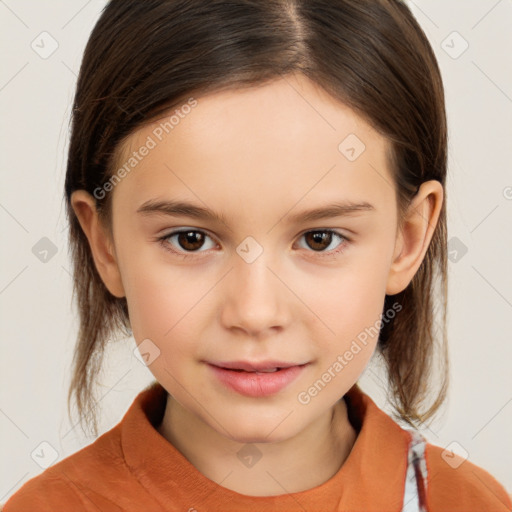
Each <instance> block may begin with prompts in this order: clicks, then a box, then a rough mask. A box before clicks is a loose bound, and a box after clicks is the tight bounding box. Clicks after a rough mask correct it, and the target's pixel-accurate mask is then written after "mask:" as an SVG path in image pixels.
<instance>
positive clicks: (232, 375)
mask: <svg viewBox="0 0 512 512" xmlns="http://www.w3.org/2000/svg"><path fill="white" fill-rule="evenodd" d="M220 364H223V365H226V364H228V365H229V366H235V367H236V366H241V363H240V362H230V363H215V364H212V363H208V365H207V366H208V367H209V368H210V370H211V371H212V375H213V376H214V377H215V378H216V380H217V381H218V382H220V383H221V384H222V385H223V386H226V387H228V388H230V389H231V390H233V391H236V392H237V393H239V394H241V395H245V396H249V397H253V398H261V397H265V396H269V395H273V394H276V393H279V392H280V391H282V390H284V389H285V388H286V387H287V386H289V385H291V383H292V382H293V381H294V380H296V379H298V378H299V376H300V375H301V374H302V373H303V372H304V371H305V368H306V367H307V365H308V364H309V363H305V364H300V365H292V366H286V367H282V368H281V369H276V368H279V367H273V368H272V367H270V366H271V365H273V364H276V362H275V361H273V362H272V363H270V364H269V362H268V361H267V362H265V363H261V364H259V365H255V364H251V365H250V366H251V367H252V369H249V370H244V369H242V368H225V367H222V366H218V365H220ZM244 364H245V366H246V367H247V366H248V365H247V364H246V363H244ZM277 364H284V365H288V364H290V363H283V362H277ZM254 366H259V370H254ZM264 366H266V368H264Z"/></svg>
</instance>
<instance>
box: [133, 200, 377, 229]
mask: <svg viewBox="0 0 512 512" xmlns="http://www.w3.org/2000/svg"><path fill="white" fill-rule="evenodd" d="M373 211H375V207H374V206H373V205H372V204H370V203H368V202H366V201H363V202H360V203H354V202H351V201H346V202H337V203H332V204H328V205H325V206H322V207H318V208H313V209H310V210H305V211H302V212H299V213H295V214H293V215H285V217H287V218H288V219H287V221H288V222H289V223H302V222H310V221H314V220H321V219H330V218H334V217H344V216H350V215H354V214H360V213H364V212H373ZM137 213H139V214H141V215H145V216H149V215H168V216H172V217H176V216H185V217H192V218H195V219H199V220H209V221H214V222H221V223H223V224H226V225H227V224H228V223H227V221H226V218H225V217H224V215H222V214H220V213H216V212H215V211H213V210H210V209H208V208H204V207H202V206H197V205H194V204H192V203H188V202H186V201H170V200H167V201H162V200H154V199H149V200H148V201H146V202H144V203H143V204H142V205H141V206H140V207H139V208H138V209H137Z"/></svg>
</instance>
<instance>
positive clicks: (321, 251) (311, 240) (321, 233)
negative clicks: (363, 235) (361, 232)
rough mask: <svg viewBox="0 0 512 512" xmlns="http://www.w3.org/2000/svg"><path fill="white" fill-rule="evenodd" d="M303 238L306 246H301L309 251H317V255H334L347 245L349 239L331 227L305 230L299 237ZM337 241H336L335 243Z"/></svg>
mask: <svg viewBox="0 0 512 512" xmlns="http://www.w3.org/2000/svg"><path fill="white" fill-rule="evenodd" d="M300 238H301V239H302V238H304V240H305V242H306V244H305V245H306V246H305V247H304V246H303V248H304V249H306V250H307V252H309V253H312V252H313V253H317V256H318V257H330V258H332V257H336V256H338V255H340V254H341V253H342V252H343V251H344V250H345V249H346V247H347V246H348V244H349V242H350V240H349V239H348V238H347V237H345V236H343V235H342V234H341V233H338V232H337V231H333V230H332V229H317V230H314V231H307V232H306V233H303V234H302V235H301V237H300ZM336 242H337V243H336Z"/></svg>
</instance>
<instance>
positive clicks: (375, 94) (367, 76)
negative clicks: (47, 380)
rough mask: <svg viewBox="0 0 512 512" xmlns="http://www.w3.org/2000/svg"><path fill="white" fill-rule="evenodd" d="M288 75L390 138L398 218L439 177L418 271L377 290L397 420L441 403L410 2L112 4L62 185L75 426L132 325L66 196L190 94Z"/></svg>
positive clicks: (442, 166)
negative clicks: (395, 308) (389, 292)
mask: <svg viewBox="0 0 512 512" xmlns="http://www.w3.org/2000/svg"><path fill="white" fill-rule="evenodd" d="M290 73H302V74H303V75H304V76H306V77H307V78H309V79H310V80H312V81H314V82H315V83H316V84H318V85H319V86H321V87H322V88H323V89H324V90H325V91H326V92H328V93H329V94H331V95H332V96H333V97H334V98H336V99H337V100H339V101H340V102H342V103H344V104H346V105H348V106H349V107H350V108H352V109H353V110H354V111H355V112H356V113H357V114H359V115H360V116H362V117H363V118H364V119H365V120H366V121H367V122H369V123H370V124H371V125H372V126H373V127H374V128H375V129H376V130H377V131H378V132H379V133H381V134H382V135H383V136H385V137H386V138H387V139H388V140H389V141H390V142H391V146H390V147H391V153H390V154H389V155H388V156H389V165H390V170H391V172H392V174H393V176H394V186H395V188H396V197H397V209H398V215H399V227H400V226H401V221H402V219H403V215H404V213H405V211H406V208H407V206H408V204H409V202H410V201H411V200H412V199H413V197H414V195H415V194H416V192H417V191H418V188H419V186H420V185H421V184H422V183H423V182H425V181H428V180H437V181H439V182H440V183H441V184H442V185H443V188H444V189H445V190H444V192H445V193H444V201H443V206H442V209H441V213H440V217H439V220H438V224H437V226H436V229H435V231H434V234H433V237H432V240H431V243H430V245H429V248H428V250H427V253H426V256H425V258H424V260H423V262H422V264H421V266H420V267H419V269H418V271H417V273H416V275H415V276H414V278H413V279H412V282H411V283H410V284H409V286H408V287H407V288H406V289H405V290H403V291H402V292H401V293H399V294H396V295H393V296H386V299H385V307H384V310H385V311H386V310H388V309H389V308H391V304H392V303H395V302H398V303H400V305H401V308H402V309H401V310H400V312H399V313H397V314H396V316H395V317H394V319H393V320H391V321H388V322H385V323H383V324H382V327H381V330H380V337H379V344H378V350H379V351H380V353H381V355H382V357H383V359H384V361H385V363H386V368H387V372H388V377H389V394H390V398H391V399H392V402H393V404H394V406H395V410H396V412H397V413H398V415H400V416H401V418H402V419H404V420H405V421H407V422H409V423H411V424H414V423H418V422H422V421H425V420H426V419H428V418H430V417H432V416H433V414H434V413H435V412H436V410H437V409H438V408H439V406H440V405H441V403H442V402H443V401H444V398H445V396H446V389H447V381H448V371H447V368H448V366H447V365H448V358H447V348H446V308H447V304H446V297H447V255H446V244H447V228H446V188H445V179H446V172H447V129H446V114H445V105H444V91H443V83H442V79H441V74H440V71H439V67H438V64H437V61H436V58H435V55H434V53H433V50H432V48H431V46H430V44H429V42H428V40H427V38H426V36H425V34H424V32H423V31H422V29H421V27H420V26H419V24H418V23H417V21H416V20H415V18H414V16H413V15H412V13H411V12H410V10H409V8H408V7H407V6H406V5H405V4H404V3H403V2H401V1H399V0H265V1H262V0H210V1H208V2H205V1H204V0H144V1H143V2H140V1H135V0H111V1H110V2H109V3H108V4H107V5H106V6H105V8H104V10H103V12H102V14H101V16H100V18H99V20H98V21H97V23H96V25H95V27H94V29H93V31H92V33H91V35H90V38H89V41H88V43H87V46H86V48H85V52H84V56H83V61H82V65H81V68H80V74H79V77H78V83H77V88H76V95H75V99H74V104H73V113H72V127H71V128H72V129H71V139H70V145H69V154H68V161H67V173H66V181H65V197H66V209H67V217H68V221H69V227H70V251H71V257H72V262H73V265H74V272H73V279H74V288H73V294H74V297H75V298H76V302H77V307H78V311H79V315H80V330H79V334H78V340H77V344H76V347H75V353H74V359H73V375H72V381H71V384H70V388H69V394H68V413H69V411H70V403H71V400H72V398H73V397H74V398H75V402H76V405H77V409H78V412H79V416H80V423H82V426H83V423H84V420H87V421H86V426H87V427H89V428H91V429H92V431H93V432H94V434H97V418H96V414H95V400H94V393H93V387H94V383H95V380H96V377H97V374H98V372H99V370H100V368H101V361H102V356H103V353H104V349H105V345H106V342H107V340H108V339H109V338H113V337H114V335H115V334H116V333H119V332H120V331H121V332H123V334H124V335H126V336H129V334H130V330H129V325H130V323H129V318H128V308H127V303H126V299H125V298H122V299H119V298H116V297H114V296H113V295H111V294H110V292H109V291H108V290H107V288H106V286H105V285H104V284H103V282H102V280H101V278H100V276H99V274H98V272H97V269H96V267H95V264H94V260H93V258H92V254H91V251H90V247H89V244H88V241H87V238H86V236H85V234H84V232H83V231H82V229H81V226H80V224H79V221H78V219H77V217H76V215H75V213H74V211H73V209H72V207H71V202H70V197H71V194H72V192H73V191H75V190H78V189H84V190H86V191H87V192H89V193H90V194H91V195H93V196H94V191H95V190H97V189H98V188H101V187H102V186H103V185H104V184H105V183H106V182H107V181H108V180H109V178H111V177H112V176H113V174H114V173H115V172H116V170H117V165H119V154H120V151H121V149H122V147H123V144H124V142H125V141H126V139H127V137H128V136H129V135H130V134H132V133H133V132H134V131H136V130H137V129H139V128H141V127H142V125H144V124H146V123H148V122H149V121H153V120H155V119H158V118H159V117H162V116H163V115H164V114H165V113H166V112H168V111H169V109H172V108H175V107H178V106H179V105H180V104H181V103H186V101H187V100H188V99H189V98H191V97H194V98H199V97H200V96H201V95H203V94H206V93H210V92H216V91H221V90H229V89H240V88H243V87H250V86H258V85H263V84H264V83H265V82H268V81H270V80H275V79H279V78H281V77H286V75H288V74H290ZM192 115H193V114H192ZM340 142H341V141H340ZM103 196H104V197H102V198H101V199H98V197H96V196H94V197H96V206H97V209H98V211H99V213H100V216H101V219H102V221H103V222H104V226H105V228H106V229H107V232H108V233H109V234H110V235H112V231H111V226H112V224H111V221H112V219H111V202H110V199H111V196H112V194H110V193H107V194H103ZM436 285H439V289H438V290H437V291H436ZM437 307H439V311H436V308H437ZM436 314H439V322H440V324H441V329H440V333H436V321H435V316H436ZM436 356H439V359H436ZM437 361H438V362H439V365H437V363H436V362H437ZM433 370H436V371H437V372H438V376H437V378H436V379H434V378H432V377H433V376H432V371H433Z"/></svg>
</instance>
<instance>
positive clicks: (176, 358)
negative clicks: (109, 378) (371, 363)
mask: <svg viewBox="0 0 512 512" xmlns="http://www.w3.org/2000/svg"><path fill="white" fill-rule="evenodd" d="M196 99H197V101H198V103H197V106H195V107H193V108H191V109H190V113H188V114H183V112H182V116H183V117H182V118H180V117H179V116H178V117H177V118H174V121H172V123H173V128H172V129H169V126H168V127H167V130H168V131H169V133H165V130H162V127H161V125H160V122H156V123H155V124H154V125H151V126H148V127H146V128H144V129H142V130H141V131H139V132H138V133H136V134H134V135H133V136H132V137H131V139H130V142H131V145H130V148H128V149H129V152H125V159H124V160H122V161H121V162H119V167H121V166H122V165H123V164H124V163H126V161H127V159H128V157H129V156H133V155H132V152H133V151H137V152H138V155H139V156H141V153H146V151H144V150H142V151H140V150H139V148H141V146H143V145H146V146H147V147H149V148H150V149H149V150H148V151H147V155H146V156H144V157H141V159H140V161H138V163H137V164H136V166H135V167H133V168H132V169H131V170H130V173H129V174H128V175H127V176H126V177H125V178H124V179H122V181H121V182H120V183H119V184H117V185H116V186H115V189H114V191H113V192H111V193H113V194H114V197H113V219H114V220H113V228H114V240H115V253H116V257H117V263H118V266H119V271H120V274H121V278H122V286H123V289H124V293H125V294H126V297H127V301H128V306H129V314H130V322H131V327H132V330H133V334H134V337H135V339H136V342H137V343H140V342H142V341H143V340H145V339H147V338H149V339H150V340H151V342H152V343H153V344H154V345H156V347H158V349H159V351H160V355H159V356H158V357H156V358H155V359H154V361H153V362H152V363H151V365H150V366H149V368H150V370H151V371H152V373H153V374H154V376H155V378H156V379H157V380H158V381H159V382H160V383H161V384H162V385H163V386H164V387H165V388H166V389H167V391H168V392H169V393H170V394H171V395H172V396H174V398H175V399H176V400H177V401H178V402H180V403H181V404H182V405H183V406H184V407H185V408H186V409H187V410H189V411H191V412H192V413H193V414H195V415H197V416H198V417H200V418H201V419H202V420H203V421H204V422H206V423H207V424H209V425H210V426H211V428H213V429H215V430H216V431H218V432H219V433H220V434H222V435H224V436H227V437H231V438H232V439H236V440H239V441H241V442H257V441H258V440H260V441H263V440H264V441H265V442H271V441H277V440H280V439H286V438H289V437H291V436H293V435H295V434H296V433H297V432H299V431H301V430H302V429H304V428H305V426H306V425H308V424H309V423H311V422H312V421H313V420H314V419H315V418H318V417H319V416H320V415H322V414H325V413H326V411H328V410H329V408H331V407H332V406H333V404H334V403H335V402H336V401H337V400H338V399H339V398H340V397H342V396H343V394H344V393H345V392H346V391H347V390H348V389H349V388H350V387H351V386H352V385H353V384H354V383H355V382H356V381H357V379H358V377H359V376H360V374H361V373H362V371H363V369H364V367H365V365H366V364H367V362H368V360H369V359H370V357H371V355H372V353H373V351H374V349H375V345H376V343H377V337H378V331H379V327H380V323H379V322H378V320H379V318H380V315H381V313H382V312H383V306H384V298H385V294H386V293H389V292H390V291H392V290H390V289H389V287H390V285H389V273H390V266H391V264H392V261H393V258H394V256H395V242H396V235H397V231H396V230H397V216H396V215H397V212H396V197H395V190H394V188H393V186H392V183H393V180H392V176H391V173H390V169H389V168H388V166H387V162H386V158H385V150H386V144H387V143H386V141H385V139H384V138H383V137H381V136H380V135H379V134H378V133H377V132H376V131H374V130H373V129H372V128H371V127H370V126H369V125H367V124H366V123H365V122H363V120H362V119H361V118H359V117H358V116H356V115H355V114H354V112H353V111H351V110H350V109H348V108H347V107H346V106H344V105H342V104H340V103H338V102H336V101H334V100H333V99H331V98H330V97H329V96H327V95H326V94H325V93H323V92H322V91H321V90H319V89H318V88H316V87H315V86H314V85H313V84H312V83H311V82H308V81H306V80H305V79H303V78H301V79H299V81H297V79H296V78H291V77H287V78H286V80H279V81H276V82H274V83H272V84H269V85H265V86H263V87H258V88H254V89H252V90H242V91H230V92H223V93H218V94H214V95H210V96H206V97H203V98H196ZM185 111H186V112H188V111H189V109H188V108H187V109H185ZM169 115H171V114H169ZM177 119H179V122H177ZM166 121H169V118H168V117H166V118H164V119H162V121H161V122H166ZM159 127H160V128H159ZM350 134H355V135H356V136H357V138H358V139H360V141H362V143H364V145H365V150H364V151H363V152H362V153H361V154H359V153H360V152H361V149H362V146H361V145H360V144H361V142H359V141H358V140H357V139H356V138H355V137H354V135H351V136H350V138H349V139H348V140H347V141H346V142H344V143H343V144H342V146H341V149H340V148H339V146H340V143H342V142H343V141H344V139H346V137H347V136H349V135H350ZM148 137H150V139H148ZM159 138H161V140H159ZM151 141H152V142H151ZM153 143H154V144H153ZM153 145H154V146H155V147H152V146H153ZM350 148H354V151H351V149H350ZM347 156H348V157H349V158H347ZM354 158H355V159H354ZM351 160H353V161H351ZM132 164H133V161H132ZM129 167H130V166H127V168H129ZM147 201H181V202H187V203H190V204H193V205H195V206H196V207H199V208H207V209H209V210H211V211H214V212H217V213H218V214H219V215H222V216H223V219H224V221H225V223H222V222H220V221H213V220H207V219H198V218H194V217H190V216H187V215H175V216H166V215H164V214H141V213H138V212H137V210H138V209H139V208H140V207H141V206H142V205H143V204H144V203H146V202H147ZM347 201H351V202H353V203H360V202H367V203H369V204H371V205H373V209H369V210H361V211H360V212H356V213H353V214H351V215H347V216H339V217H334V216H332V217H330V218H323V219H318V220H314V219H313V220H305V221H299V222H297V221H293V220H292V218H293V217H294V216H296V215H298V214H300V213H301V212H304V211H306V210H310V209H314V208H322V207H325V206H327V205H331V204H333V203H342V202H347ZM183 228H188V230H189V231H194V233H192V235H190V236H189V237H188V238H187V237H186V236H185V235H181V236H173V237H170V238H168V239H167V244H168V246H169V247H171V248H172V249H174V250H175V251H178V252H179V254H177V253H172V252H170V251H169V250H166V249H165V248H164V247H163V246H162V244H161V242H159V241H158V240H157V239H158V237H163V236H164V235H171V232H172V231H176V230H179V229H183ZM315 230H316V231H319V233H318V234H317V237H316V238H315V237H314V234H311V233H310V234H309V235H308V232H311V231H315ZM325 230H334V231H337V232H338V233H339V234H340V235H341V236H342V237H343V236H345V237H346V238H347V239H348V240H345V239H343V238H340V237H338V236H336V235H332V237H331V238H329V234H328V233H325V232H324V231H325ZM322 233H324V238H322ZM194 235H195V238H194ZM180 243H181V245H180ZM343 246H344V250H343V251H342V252H338V253H335V251H336V250H337V249H340V248H343ZM187 249H188V251H189V252H188V255H187V254H186V251H187ZM193 251H195V252H193ZM322 251H323V252H322ZM260 252H261V253H260ZM328 254H329V255H328ZM182 255H183V256H186V257H183V256H182ZM397 291H399V290H394V291H393V293H396V292H397ZM396 314H399V313H396ZM145 343H146V344H147V343H148V342H145ZM151 347H153V345H151V344H149V345H146V346H145V348H146V350H147V351H149V353H150V356H149V357H151V358H153V357H154V356H155V354H157V353H158V352H157V351H156V349H154V348H151ZM268 359H273V360H280V361H285V362H289V363H292V364H293V363H295V364H297V363H309V364H308V365H307V366H305V367H304V368H303V369H302V370H301V371H300V372H299V373H298V375H297V376H296V377H295V379H294V380H292V381H291V382H289V383H288V384H287V385H286V386H285V387H284V388H283V389H281V390H279V391H276V392H273V393H271V394H267V395H263V396H247V395H246V394H243V393H241V392H239V391H235V390H234V389H232V388H231V387H229V386H227V385H226V384H224V383H223V382H222V381H221V380H219V378H218V376H217V374H216V373H215V372H214V371H213V369H212V367H211V366H210V365H209V364H208V362H232V361H240V360H244V361H256V362H259V361H262V360H268ZM337 363H338V364H337ZM253 377H254V376H253ZM272 378H273V377H272ZM312 387H313V388H315V389H316V392H315V389H313V390H311V388H312Z"/></svg>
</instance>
